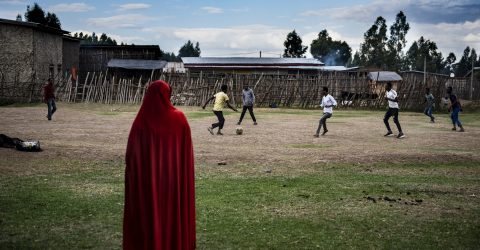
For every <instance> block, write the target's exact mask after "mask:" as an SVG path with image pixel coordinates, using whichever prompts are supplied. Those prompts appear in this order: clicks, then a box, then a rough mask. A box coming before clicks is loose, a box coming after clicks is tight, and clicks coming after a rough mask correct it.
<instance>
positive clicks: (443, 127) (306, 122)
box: [0, 103, 480, 174]
mask: <svg viewBox="0 0 480 250" xmlns="http://www.w3.org/2000/svg"><path fill="white" fill-rule="evenodd" d="M58 106H59V111H58V112H57V113H56V114H55V116H54V119H53V121H47V119H46V118H45V111H46V108H45V107H43V106H36V107H9V108H1V109H0V117H2V119H1V120H0V127H1V131H0V132H1V133H4V134H6V135H8V136H11V137H19V138H21V139H35V140H40V142H41V146H42V148H43V150H44V151H43V152H41V153H23V152H17V151H14V150H11V149H4V148H2V149H0V157H2V158H9V159H11V162H14V163H18V162H19V161H20V162H22V161H23V162H28V161H29V160H35V159H39V158H42V159H63V158H65V159H78V160H81V159H89V160H94V159H99V160H104V159H115V158H123V157H124V151H125V147H126V141H127V138H128V133H129V129H130V126H131V124H132V121H133V119H134V118H135V114H136V109H138V107H136V106H99V105H93V104H92V105H72V104H62V103H61V104H59V105H58ZM180 109H182V110H184V111H185V113H186V114H187V117H189V121H190V126H191V129H192V137H193V141H194V147H195V158H196V164H197V166H205V165H206V166H215V165H217V163H218V162H220V161H226V163H227V166H238V168H230V167H228V168H227V167H224V168H223V169H228V171H233V172H232V174H235V173H237V174H242V173H243V174H247V173H250V174H255V173H257V172H262V171H263V170H264V169H270V170H272V172H273V173H277V174H282V173H283V174H295V172H297V171H300V172H302V171H308V169H297V168H295V166H296V165H298V166H306V165H308V164H309V163H312V164H314V163H325V162H337V163H362V164H364V163H375V162H395V163H396V162H456V161H460V162H469V161H480V150H479V149H480V139H479V138H480V124H479V121H478V120H475V118H476V117H474V118H469V120H468V121H464V123H465V127H466V130H467V132H465V133H458V132H452V131H450V128H451V125H450V123H449V119H448V117H447V115H446V114H442V115H440V116H439V117H438V118H437V123H434V124H431V123H429V122H428V119H427V117H425V116H423V115H421V114H418V113H400V121H401V124H402V126H403V130H404V132H405V134H406V138H404V139H396V138H394V137H388V138H384V137H383V134H384V133H385V128H384V125H383V122H382V118H383V113H382V112H375V111H337V112H335V113H334V115H333V117H332V118H331V119H329V120H328V128H329V132H328V133H327V135H326V136H321V137H320V138H314V137H313V134H314V132H315V130H316V126H317V123H318V118H319V115H320V111H319V110H308V111H304V110H295V109H291V110H283V109H282V110H278V109H257V110H256V113H257V117H258V118H257V119H258V122H259V125H258V126H253V124H252V121H251V119H250V117H249V115H248V113H247V115H246V117H245V119H244V122H243V124H242V127H243V129H244V135H241V136H238V135H236V134H235V128H236V127H237V125H236V122H237V120H238V117H239V115H240V114H239V113H237V114H234V113H230V114H228V115H227V116H226V126H225V128H224V134H225V135H224V136H217V135H215V136H212V135H210V134H209V133H208V131H207V130H206V128H207V126H209V124H210V123H212V122H213V121H214V120H215V117H214V116H213V114H211V113H210V112H209V111H203V110H201V109H199V108H192V107H184V108H180ZM437 116H438V115H437ZM461 118H462V116H461ZM470 120H471V121H470ZM391 126H392V128H395V125H394V124H393V122H391ZM394 131H396V129H394ZM248 165H252V166H256V167H254V168H253V169H252V168H248V167H246V166H248ZM259 166H260V167H259ZM286 166H287V167H286ZM35 167H39V168H40V167H41V166H35ZM258 168H260V169H258ZM304 168H305V167H304ZM5 171H6V172H23V173H28V172H29V170H28V169H24V168H22V169H19V168H18V167H17V164H13V165H11V166H0V173H1V172H5ZM216 171H222V168H216Z"/></svg>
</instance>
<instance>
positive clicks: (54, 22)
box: [17, 3, 62, 29]
mask: <svg viewBox="0 0 480 250" xmlns="http://www.w3.org/2000/svg"><path fill="white" fill-rule="evenodd" d="M17 19H18V16H17ZM25 20H26V21H27V22H32V23H39V24H42V25H45V26H48V27H52V28H56V29H61V28H62V25H61V23H60V20H59V19H58V17H57V15H55V13H50V12H48V13H47V14H45V11H43V9H42V7H40V5H38V4H37V3H34V4H33V7H31V6H30V5H28V6H27V12H25Z"/></svg>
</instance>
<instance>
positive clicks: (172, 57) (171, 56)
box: [161, 52, 182, 62]
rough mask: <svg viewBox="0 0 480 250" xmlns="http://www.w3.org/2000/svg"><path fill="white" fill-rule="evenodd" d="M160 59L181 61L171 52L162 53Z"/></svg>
mask: <svg viewBox="0 0 480 250" xmlns="http://www.w3.org/2000/svg"><path fill="white" fill-rule="evenodd" d="M161 59H162V60H165V61H167V62H181V61H182V59H181V58H180V57H177V56H176V55H175V54H174V53H173V52H172V53H168V52H166V53H163V56H162V58H161Z"/></svg>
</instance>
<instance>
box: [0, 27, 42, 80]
mask: <svg viewBox="0 0 480 250" xmlns="http://www.w3.org/2000/svg"><path fill="white" fill-rule="evenodd" d="M33 36H34V32H33V29H32V28H29V27H22V26H16V25H9V24H2V23H0V81H2V82H4V83H14V82H29V81H32V76H33V68H34V56H33V55H34V44H33Z"/></svg>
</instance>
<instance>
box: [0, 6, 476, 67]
mask: <svg viewBox="0 0 480 250" xmlns="http://www.w3.org/2000/svg"><path fill="white" fill-rule="evenodd" d="M36 2H37V3H39V4H40V6H41V7H42V8H43V9H44V10H46V11H50V12H54V13H56V14H57V15H58V16H59V18H60V21H61V23H62V28H63V29H65V30H68V31H71V32H72V33H73V32H79V31H83V32H84V33H85V32H96V33H97V34H99V33H103V32H104V33H107V34H108V35H109V36H111V37H113V38H115V39H116V40H117V41H119V42H120V41H123V42H127V43H135V44H158V45H160V48H161V49H162V50H164V51H167V52H175V53H178V50H179V48H180V47H181V46H182V45H183V44H184V43H185V42H186V41H187V40H192V41H198V42H200V48H201V49H202V56H257V55H258V51H262V53H263V56H272V57H278V56H280V54H281V53H282V51H283V41H284V40H285V37H286V35H287V34H288V32H290V31H292V30H293V29H295V30H296V31H297V33H299V35H300V36H301V37H302V39H303V43H304V45H310V43H311V41H312V40H313V39H314V38H315V37H316V36H317V34H318V32H319V31H321V30H322V29H327V30H328V31H329V33H330V34H331V36H332V37H333V38H335V39H341V40H345V41H347V42H348V44H349V45H350V46H351V47H352V49H353V50H354V51H355V50H357V49H358V47H359V45H360V43H361V42H362V40H363V34H364V33H365V31H366V30H367V29H368V28H369V27H370V26H371V25H372V24H373V22H374V21H375V19H376V18H377V17H378V16H383V17H384V18H385V19H386V20H387V23H388V25H389V26H390V25H391V24H392V23H393V21H394V18H395V15H396V14H397V13H398V12H399V11H400V10H402V11H404V12H405V14H406V16H407V21H408V22H409V23H410V27H411V29H410V31H409V33H408V36H407V39H408V43H409V44H411V42H413V41H414V40H418V38H419V37H420V36H424V37H425V38H427V39H430V40H433V41H435V42H436V43H437V45H438V47H439V49H440V51H441V52H442V53H443V54H444V56H446V55H447V54H448V53H449V52H454V53H455V54H456V55H457V58H459V57H460V56H461V53H462V52H463V50H464V49H465V47H466V46H467V45H468V46H470V47H474V48H476V50H480V1H479V0H450V1H448V0H416V1H414V0H411V1H410V0H404V1H402V0H399V1H392V0H371V1H359V0H348V1H343V0H337V1H319V0H222V1H218V0H217V1H213V0H211V1H207V0H189V1H186V0H162V1H153V0H149V1H147V0H145V1H140V2H135V1H103V0H96V1H81V0H79V1H66V0H64V1H61V0H60V1H57V0H45V1H36ZM29 4H32V2H31V1H24V0H0V18H6V19H15V17H16V15H17V14H18V13H20V14H22V16H23V14H24V13H25V10H26V6H27V5H29ZM407 46H409V45H407Z"/></svg>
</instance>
